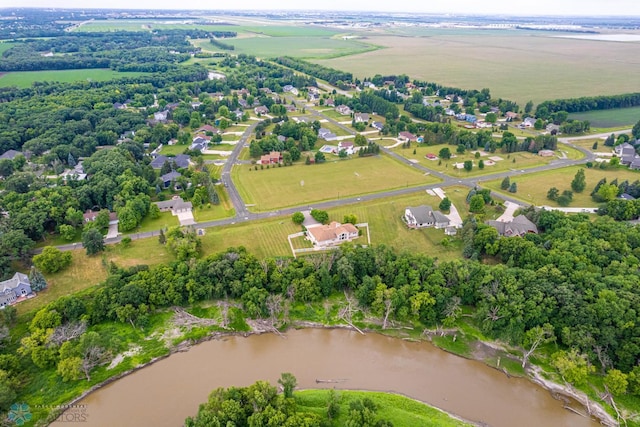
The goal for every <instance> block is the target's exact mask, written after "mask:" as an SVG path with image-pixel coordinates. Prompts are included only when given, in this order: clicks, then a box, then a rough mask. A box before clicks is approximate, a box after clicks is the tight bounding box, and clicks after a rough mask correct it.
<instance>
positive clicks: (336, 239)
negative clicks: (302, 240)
mask: <svg viewBox="0 0 640 427" xmlns="http://www.w3.org/2000/svg"><path fill="white" fill-rule="evenodd" d="M357 237H358V229H357V228H356V227H355V226H354V225H353V224H348V223H347V224H340V223H339V222H336V221H333V222H331V224H329V225H319V226H316V227H311V228H308V229H307V239H309V241H311V243H313V245H314V246H318V247H330V246H335V245H339V244H340V243H343V242H349V241H351V240H353V239H356V238H357Z"/></svg>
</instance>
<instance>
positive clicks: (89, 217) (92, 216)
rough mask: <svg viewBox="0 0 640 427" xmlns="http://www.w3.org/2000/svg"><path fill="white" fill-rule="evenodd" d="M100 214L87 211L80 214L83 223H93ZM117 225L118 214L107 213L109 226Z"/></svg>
mask: <svg viewBox="0 0 640 427" xmlns="http://www.w3.org/2000/svg"><path fill="white" fill-rule="evenodd" d="M99 213H100V212H94V211H92V210H87V211H86V212H85V213H83V214H82V218H83V219H84V222H93V221H95V220H96V218H97V217H98V214H99ZM117 223H118V214H117V213H115V212H109V225H111V224H117Z"/></svg>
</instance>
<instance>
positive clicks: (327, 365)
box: [53, 329, 599, 427]
mask: <svg viewBox="0 0 640 427" xmlns="http://www.w3.org/2000/svg"><path fill="white" fill-rule="evenodd" d="M285 337H286V338H283V337H279V336H277V335H273V334H265V335H255V336H250V337H248V338H244V337H228V338H225V339H224V340H216V341H208V342H204V343H202V344H199V345H196V346H194V347H193V348H191V349H190V350H189V351H187V352H182V353H176V354H174V355H172V356H170V357H168V358H166V359H163V360H161V361H159V362H157V363H154V364H152V365H150V366H148V367H145V368H144V369H141V370H139V371H136V372H134V373H133V374H131V375H128V376H126V377H124V378H122V379H120V380H118V381H115V382H113V383H111V384H109V385H107V386H106V387H103V388H101V389H99V390H98V391H96V392H94V393H92V394H90V395H89V396H87V397H86V398H84V399H83V400H82V401H81V402H79V405H84V409H82V412H83V415H82V419H83V420H86V422H83V423H82V424H81V425H83V426H109V427H111V426H119V427H126V426H137V427H138V426H167V427H169V426H171V427H177V426H181V425H183V422H184V419H185V418H186V417H187V416H189V415H195V414H196V412H197V410H198V405H199V404H200V403H202V402H205V401H206V399H207V396H208V394H209V393H210V392H211V390H213V389H215V388H217V387H228V386H232V385H235V386H247V385H250V384H252V383H254V382H255V381H257V380H269V381H270V382H271V383H272V384H276V381H277V379H278V378H279V376H280V373H282V372H291V373H293V374H294V375H295V376H296V377H297V379H298V387H299V388H328V387H334V386H335V387H336V388H343V389H363V390H377V391H392V392H397V393H402V394H405V395H407V396H410V397H412V398H415V399H418V400H421V401H423V402H427V403H429V404H431V405H433V406H436V407H439V408H441V409H444V410H445V411H448V412H451V413H453V414H457V415H459V416H460V417H463V418H465V419H468V420H473V421H476V422H480V421H481V422H484V423H487V424H488V425H490V426H493V427H512V426H519V427H526V426H536V427H537V426H545V427H596V426H598V425H599V424H598V423H596V422H595V421H591V420H589V419H587V418H585V417H581V416H579V415H576V414H574V413H572V412H570V411H568V410H566V409H564V408H563V407H562V403H561V402H560V401H558V400H555V399H553V398H552V397H551V395H550V393H549V392H547V391H546V390H544V389H542V388H541V387H539V386H537V385H535V384H533V383H532V382H530V381H528V380H526V379H519V378H508V377H507V376H506V375H505V374H503V373H501V372H499V371H497V370H495V369H492V368H489V367H487V366H486V365H484V364H483V363H481V362H477V361H473V360H467V359H464V358H461V357H458V356H455V355H452V354H449V353H447V352H445V351H442V350H440V349H438V348H436V347H434V346H433V345H431V344H429V343H426V342H419V343H418V342H408V341H403V340H400V339H394V338H389V337H385V336H382V335H378V334H367V335H364V336H363V335H360V334H358V333H356V332H352V331H346V330H326V329H304V330H297V331H295V330H294V331H290V332H287V333H286V335H285ZM316 379H334V380H335V379H343V380H345V381H344V382H341V383H337V384H335V383H332V384H316V381H315V380H316ZM73 411H78V409H72V410H70V411H69V413H67V416H69V415H71V414H70V413H71V412H73ZM63 416H64V415H63ZM67 421H69V420H67ZM53 425H56V426H59V427H60V426H64V425H68V424H67V423H66V422H65V423H62V422H57V423H54V424H53Z"/></svg>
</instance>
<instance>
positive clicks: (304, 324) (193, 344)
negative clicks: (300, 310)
mask: <svg viewBox="0 0 640 427" xmlns="http://www.w3.org/2000/svg"><path fill="white" fill-rule="evenodd" d="M251 326H252V330H251V331H247V332H215V333H211V334H208V335H206V336H204V337H202V338H200V339H197V340H186V341H182V342H180V343H178V344H177V345H175V346H173V347H171V348H170V349H169V353H168V354H166V355H164V356H161V357H157V358H154V359H152V360H150V361H149V362H147V363H144V364H142V365H140V366H136V367H135V368H133V369H130V370H127V371H126V372H122V373H120V374H118V375H116V376H114V377H112V378H109V379H108V380H106V381H104V382H102V383H100V384H97V385H96V386H94V387H92V388H91V389H89V390H86V391H85V392H84V393H82V395H81V396H79V397H77V398H76V399H74V400H73V401H72V402H71V404H72V405H76V404H79V403H80V402H81V401H83V400H85V399H87V397H90V396H91V395H92V394H94V393H96V392H97V391H99V390H101V389H104V388H105V387H107V386H108V385H111V384H113V383H115V382H117V381H118V380H121V379H123V378H125V377H130V376H131V375H132V374H136V373H137V372H140V371H143V368H147V367H149V366H153V365H157V364H158V362H161V361H164V360H166V359H170V357H169V356H173V355H176V354H179V353H186V352H189V351H192V350H193V349H194V348H197V345H198V344H204V343H206V342H211V341H220V342H224V341H228V340H235V339H239V338H240V337H242V338H248V337H252V336H260V335H265V334H270V333H273V332H275V331H274V330H273V329H272V328H270V327H268V323H265V322H263V323H257V324H256V323H254V322H252V324H251ZM299 328H302V330H304V329H319V330H327V331H331V330H345V331H355V330H357V328H353V327H352V326H349V325H328V324H322V323H318V322H310V321H299V322H292V323H291V324H290V325H289V327H288V329H287V331H286V332H285V334H284V335H283V334H282V333H280V332H279V331H278V332H277V333H276V334H272V335H273V336H274V337H277V339H278V340H287V338H288V336H292V335H291V334H295V333H296V331H297V330H299ZM358 332H359V333H363V334H366V335H380V333H382V334H381V335H380V336H384V337H392V338H393V339H394V340H393V341H394V343H393V345H394V346H397V345H398V343H397V342H395V341H401V342H413V341H418V344H419V343H420V342H426V341H428V339H426V338H423V339H422V340H415V339H414V338H411V337H404V338H405V339H402V337H398V334H397V330H396V331H380V330H377V329H367V328H364V329H363V330H358ZM394 332H395V333H394ZM278 334H279V335H278ZM487 347H490V348H494V349H495V347H496V346H495V345H489V346H487ZM441 349H444V350H445V351H446V352H447V353H448V354H456V353H455V352H451V351H450V350H449V349H446V348H441V347H439V350H438V351H440V350H441ZM474 354H475V355H476V357H475V358H474V357H468V355H467V354H456V355H457V356H460V355H461V356H463V357H465V358H466V359H468V360H469V359H470V360H478V361H481V362H483V363H485V360H483V359H484V357H477V356H479V355H483V356H486V355H487V353H486V352H474ZM505 354H506V352H505ZM487 366H490V365H487ZM491 368H493V370H495V366H491ZM497 372H499V375H503V376H504V371H502V370H501V369H497ZM509 375H510V374H509ZM505 377H506V376H505ZM526 381H527V382H531V379H530V378H529V379H527V380H526ZM537 384H539V385H540V386H542V387H543V388H545V389H546V390H549V391H550V392H552V393H556V394H557V395H565V396H567V397H571V398H575V397H574V395H573V394H572V393H571V390H568V389H567V388H566V387H564V386H561V385H558V384H555V383H551V382H546V383H542V382H537ZM312 388H315V387H312ZM383 391H391V392H394V393H399V394H405V393H402V392H398V390H395V389H389V390H386V389H384V390H383ZM407 395H409V396H410V397H412V398H415V396H413V395H411V394H407ZM417 400H419V401H421V402H423V403H425V400H421V399H417ZM576 400H577V401H578V402H580V403H582V404H584V403H583V401H581V400H580V399H576ZM426 404H427V405H429V406H433V407H435V408H438V409H441V410H443V411H445V412H447V413H452V411H450V410H447V409H443V408H441V407H440V406H439V405H437V404H434V402H433V401H428V402H427V403H426ZM588 407H590V408H591V411H592V413H593V414H594V415H597V416H598V417H599V418H601V420H602V421H603V424H604V425H609V426H615V425H617V423H615V421H614V420H613V419H612V418H611V417H610V416H609V419H607V417H606V416H607V415H608V414H607V413H606V412H605V411H604V410H603V409H601V408H600V410H595V411H594V408H596V407H599V405H597V404H596V403H595V402H591V403H589V404H588ZM566 412H568V411H566ZM453 413H454V414H455V413H456V412H455V411H453ZM55 418H56V417H55V416H52V417H50V418H49V419H48V422H51V421H54V420H55ZM462 418H467V419H468V417H462ZM611 421H613V422H611ZM479 425H480V424H479Z"/></svg>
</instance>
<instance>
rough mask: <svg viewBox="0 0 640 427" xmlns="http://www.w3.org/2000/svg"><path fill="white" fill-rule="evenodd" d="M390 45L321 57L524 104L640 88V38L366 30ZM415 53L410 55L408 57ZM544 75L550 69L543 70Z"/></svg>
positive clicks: (343, 66)
mask: <svg viewBox="0 0 640 427" xmlns="http://www.w3.org/2000/svg"><path fill="white" fill-rule="evenodd" d="M363 34H366V35H367V39H366V41H367V43H371V44H374V45H378V46H383V47H385V48H384V49H380V50H376V51H373V52H367V53H363V54H358V55H351V56H343V57H340V58H335V59H328V60H327V59H324V60H315V61H314V62H317V63H319V64H322V65H325V66H328V67H332V68H336V69H339V70H344V71H349V72H352V73H354V74H355V75H356V76H357V77H359V78H364V77H370V76H371V75H373V74H376V73H378V74H382V75H390V74H395V75H397V74H403V73H404V74H407V75H409V76H411V77H412V78H416V79H420V80H426V81H431V82H437V83H440V84H443V85H447V86H454V87H461V88H467V89H478V90H479V89H482V88H490V89H491V93H492V94H493V95H494V96H499V97H503V98H507V99H512V100H514V101H516V102H518V103H519V104H520V105H521V106H523V105H524V104H525V103H526V102H527V101H528V100H529V99H531V100H533V101H534V102H536V103H538V102H541V101H544V100H547V99H557V98H571V97H580V96H590V95H612V94H619V93H626V92H637V91H638V88H639V87H640V63H638V62H637V61H635V57H636V55H635V53H634V52H635V51H636V50H637V47H638V45H637V43H620V42H605V41H593V40H578V39H568V38H557V37H549V36H547V35H546V33H541V34H538V35H534V34H531V33H530V32H529V33H527V32H519V31H515V30H504V31H490V32H486V33H485V32H480V31H474V30H470V31H466V30H462V29H452V30H444V29H437V30H427V29H425V30H421V32H420V36H406V35H402V36H394V35H381V34H380V33H372V32H365V33H363ZM409 58H410V59H409ZM540 76H544V78H541V77H540Z"/></svg>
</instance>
